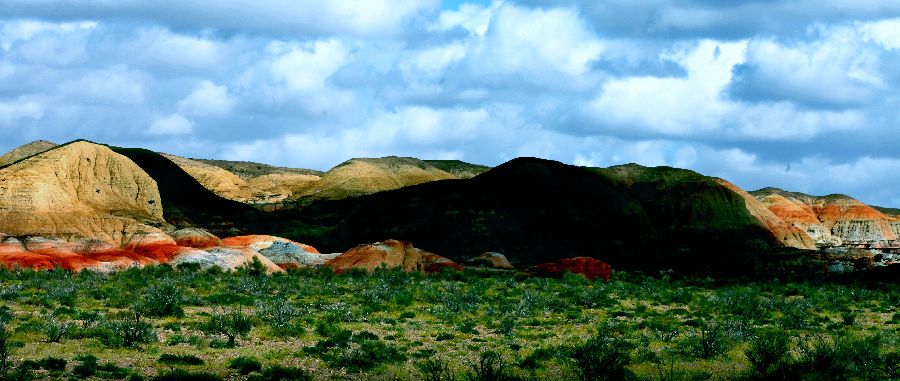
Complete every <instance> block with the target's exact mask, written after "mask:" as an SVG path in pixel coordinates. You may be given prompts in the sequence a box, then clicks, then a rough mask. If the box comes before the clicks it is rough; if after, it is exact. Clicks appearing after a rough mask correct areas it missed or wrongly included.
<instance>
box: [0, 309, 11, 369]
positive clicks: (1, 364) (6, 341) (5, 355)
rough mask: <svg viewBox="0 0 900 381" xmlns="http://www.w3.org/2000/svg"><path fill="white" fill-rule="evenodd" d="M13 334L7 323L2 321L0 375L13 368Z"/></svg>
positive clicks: (0, 325)
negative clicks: (7, 327)
mask: <svg viewBox="0 0 900 381" xmlns="http://www.w3.org/2000/svg"><path fill="white" fill-rule="evenodd" d="M13 346H14V345H13V342H12V334H10V332H9V330H8V329H6V324H4V323H2V322H0V376H2V375H4V374H6V372H8V371H9V370H10V369H11V368H12V361H11V360H10V358H11V357H12V348H13Z"/></svg>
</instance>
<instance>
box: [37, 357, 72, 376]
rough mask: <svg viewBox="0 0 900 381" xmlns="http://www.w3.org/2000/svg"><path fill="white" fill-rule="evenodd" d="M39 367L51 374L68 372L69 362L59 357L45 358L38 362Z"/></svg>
mask: <svg viewBox="0 0 900 381" xmlns="http://www.w3.org/2000/svg"><path fill="white" fill-rule="evenodd" d="M37 363H38V365H39V366H40V367H41V369H44V370H46V371H48V372H50V373H58V372H62V371H64V370H66V365H67V364H68V362H67V361H66V360H65V359H61V358H58V357H45V358H42V359H40V360H38V362H37Z"/></svg>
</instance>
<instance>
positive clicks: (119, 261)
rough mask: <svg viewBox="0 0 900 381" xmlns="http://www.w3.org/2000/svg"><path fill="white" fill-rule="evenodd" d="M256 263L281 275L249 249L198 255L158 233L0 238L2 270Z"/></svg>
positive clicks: (225, 249)
mask: <svg viewBox="0 0 900 381" xmlns="http://www.w3.org/2000/svg"><path fill="white" fill-rule="evenodd" d="M254 258H256V259H258V260H259V261H260V263H262V265H263V268H264V269H265V271H266V272H267V273H274V272H283V271H284V270H283V269H282V268H281V267H279V266H278V265H276V264H275V263H273V262H272V261H270V260H269V259H268V258H266V257H265V256H264V255H262V254H260V253H258V252H256V251H253V250H251V249H248V248H242V247H208V248H206V249H204V250H201V249H196V248H192V247H185V246H179V245H178V244H177V243H176V242H175V241H174V240H173V239H171V238H170V237H169V236H167V235H165V234H162V233H152V234H147V235H143V236H139V237H134V238H133V239H132V240H131V241H129V242H128V243H126V244H125V245H114V244H111V243H109V242H106V241H102V240H95V239H79V240H74V241H66V240H61V239H48V238H43V237H34V236H32V237H23V238H21V239H20V238H16V237H4V238H2V239H0V265H3V266H5V267H7V268H16V267H18V268H32V269H41V270H48V269H53V268H62V269H66V270H71V271H82V270H92V271H99V272H111V271H118V270H124V269H127V268H130V267H143V266H148V265H158V264H165V263H168V264H170V265H172V266H178V265H180V264H185V263H195V264H198V265H200V267H201V268H209V267H213V266H215V267H219V268H221V269H223V270H225V271H234V270H237V269H239V268H241V267H244V266H248V265H249V264H250V263H252V262H253V260H254ZM322 262H323V263H324V260H323V261H322Z"/></svg>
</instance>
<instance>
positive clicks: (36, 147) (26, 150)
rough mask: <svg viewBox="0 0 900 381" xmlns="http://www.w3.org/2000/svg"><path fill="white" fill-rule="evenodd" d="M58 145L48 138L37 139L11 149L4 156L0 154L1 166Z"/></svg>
mask: <svg viewBox="0 0 900 381" xmlns="http://www.w3.org/2000/svg"><path fill="white" fill-rule="evenodd" d="M56 145H57V144H56V143H53V142H48V141H46V140H37V141H33V142H31V143H28V144H25V145H22V146H19V147H16V148H13V149H12V150H11V151H9V152H7V153H5V154H3V156H0V167H3V166H6V165H9V164H12V163H15V162H17V161H19V160H22V159H24V158H26V157H29V156H34V155H37V154H39V153H41V152H46V151H47V150H49V149H51V148H53V147H56Z"/></svg>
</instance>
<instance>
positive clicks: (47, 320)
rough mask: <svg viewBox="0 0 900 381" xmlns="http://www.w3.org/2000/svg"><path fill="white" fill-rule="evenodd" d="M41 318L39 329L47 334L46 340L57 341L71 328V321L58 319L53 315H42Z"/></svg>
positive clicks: (66, 334)
mask: <svg viewBox="0 0 900 381" xmlns="http://www.w3.org/2000/svg"><path fill="white" fill-rule="evenodd" d="M43 320H44V323H43V325H42V327H41V330H42V331H43V332H44V334H45V335H47V341H48V342H51V343H58V342H60V341H62V339H63V338H65V337H66V336H68V334H69V332H70V331H71V330H72V323H69V322H67V321H59V320H57V319H56V318H55V317H53V316H44V318H43Z"/></svg>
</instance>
